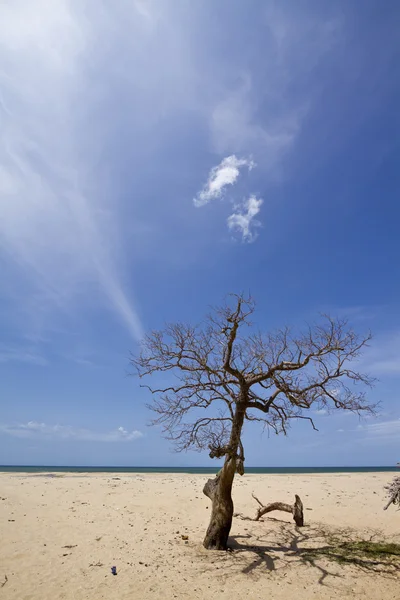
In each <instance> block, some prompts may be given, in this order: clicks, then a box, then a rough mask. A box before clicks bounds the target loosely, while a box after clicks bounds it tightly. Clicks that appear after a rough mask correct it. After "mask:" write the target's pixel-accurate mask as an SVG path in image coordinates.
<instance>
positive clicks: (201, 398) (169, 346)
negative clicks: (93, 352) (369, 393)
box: [131, 295, 374, 550]
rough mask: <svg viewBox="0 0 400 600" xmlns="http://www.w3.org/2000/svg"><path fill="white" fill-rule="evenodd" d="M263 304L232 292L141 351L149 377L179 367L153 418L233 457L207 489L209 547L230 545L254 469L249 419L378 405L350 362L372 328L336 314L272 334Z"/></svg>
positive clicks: (140, 369) (138, 361) (157, 392)
mask: <svg viewBox="0 0 400 600" xmlns="http://www.w3.org/2000/svg"><path fill="white" fill-rule="evenodd" d="M253 312H254V302H253V301H252V299H251V298H244V297H243V296H236V295H232V296H230V297H229V299H228V302H227V303H226V304H225V305H224V306H223V307H221V308H218V309H214V310H213V311H212V313H211V314H210V315H208V316H207V317H206V319H205V321H204V322H203V323H202V324H200V325H198V326H190V325H184V324H182V323H177V324H173V325H168V326H167V327H166V328H165V330H163V331H154V332H152V333H150V334H149V335H147V336H146V337H145V339H144V340H143V343H142V347H141V353H140V355H139V356H138V357H135V356H133V357H132V359H131V363H132V365H133V366H134V367H136V370H137V373H138V375H139V376H140V377H145V376H151V375H154V374H162V373H164V374H166V375H168V374H171V376H172V375H173V376H174V377H175V379H176V383H175V384H171V385H169V386H167V387H155V388H153V387H150V386H147V385H146V386H145V387H147V388H148V389H149V390H150V392H151V393H152V394H153V401H152V403H151V405H150V408H151V409H152V410H153V411H154V412H155V413H156V417H155V419H154V421H153V423H154V424H155V423H157V424H161V425H162V426H163V432H164V434H165V435H166V437H167V438H168V439H170V440H172V441H173V442H174V443H175V445H176V449H177V450H178V451H182V450H187V449H189V448H194V449H198V450H203V449H206V448H208V449H209V451H210V454H209V455H210V457H211V458H222V457H224V464H223V467H222V468H221V470H220V471H219V473H218V474H217V476H216V477H215V478H214V479H210V480H209V481H208V482H207V483H206V485H205V486H204V490H203V491H204V493H205V494H206V495H207V496H208V497H209V498H210V499H211V500H212V513H211V519H210V524H209V526H208V529H207V533H206V536H205V539H204V546H205V547H206V548H209V549H217V550H225V549H226V548H227V542H228V536H229V532H230V529H231V524H232V515H233V502H232V484H233V479H234V476H235V473H236V472H238V473H240V474H241V475H242V474H243V473H244V461H245V455H244V448H243V445H242V441H241V436H242V430H243V425H244V423H245V421H248V422H252V421H254V422H260V423H261V424H262V425H263V426H264V427H266V428H268V429H269V430H273V431H275V432H276V433H281V432H283V433H285V434H286V432H287V429H288V426H289V424H290V422H291V420H292V419H307V420H308V421H309V422H310V424H311V426H312V427H314V429H316V428H315V425H314V423H313V420H312V417H311V416H309V414H310V413H309V414H308V415H307V414H303V413H304V412H305V411H309V409H311V408H312V407H313V408H317V407H318V408H322V407H327V408H328V409H330V408H333V409H343V410H349V411H352V412H354V413H362V412H364V411H369V412H372V411H373V409H374V406H373V405H371V404H368V402H367V401H366V398H365V393H364V391H363V390H361V391H358V389H357V387H356V384H364V385H367V386H371V385H372V384H373V380H372V379H371V378H370V377H368V376H367V375H364V374H362V373H359V372H357V371H355V370H353V369H352V368H351V367H350V363H351V362H352V361H354V360H355V359H357V357H358V356H359V355H360V352H361V350H362V349H363V347H364V346H365V345H366V344H367V342H368V340H369V339H370V335H367V336H366V337H359V336H358V335H357V334H356V333H355V332H354V331H353V330H352V329H351V328H349V327H348V325H347V322H346V320H343V319H339V320H337V319H332V318H330V317H328V316H324V317H323V320H322V323H321V324H318V325H315V326H312V327H308V328H307V330H306V331H304V332H303V333H299V334H297V335H295V334H293V333H292V332H291V331H290V330H289V329H288V328H284V329H280V330H278V331H276V332H275V333H269V334H262V333H259V332H256V331H255V330H254V329H253V327H251V323H250V321H249V317H250V315H251V314H252V313H253ZM164 377H165V376H164Z"/></svg>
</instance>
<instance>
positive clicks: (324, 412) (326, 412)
mask: <svg viewBox="0 0 400 600" xmlns="http://www.w3.org/2000/svg"><path fill="white" fill-rule="evenodd" d="M314 412H315V414H316V415H326V414H328V411H327V410H326V408H320V409H319V410H315V411H314Z"/></svg>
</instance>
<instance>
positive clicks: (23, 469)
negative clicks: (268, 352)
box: [0, 465, 400, 475]
mask: <svg viewBox="0 0 400 600" xmlns="http://www.w3.org/2000/svg"><path fill="white" fill-rule="evenodd" d="M219 469H220V467H83V466H82V467H67V466H65V467H55V466H49V465H42V466H28V465H26V466H24V465H22V466H21V465H18V466H9V465H4V466H2V465H0V473H192V474H200V475H214V474H215V473H217V472H218V471H219ZM390 471H399V472H400V469H399V468H398V467H396V466H391V467H247V468H246V473H248V474H251V473H253V474H264V473H270V474H272V475H285V474H289V473H290V474H299V475H302V474H307V473H308V474H311V473H321V474H323V473H382V472H390Z"/></svg>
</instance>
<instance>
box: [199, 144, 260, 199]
mask: <svg viewBox="0 0 400 600" xmlns="http://www.w3.org/2000/svg"><path fill="white" fill-rule="evenodd" d="M242 167H247V168H248V169H249V170H251V169H253V168H254V167H255V163H254V162H253V161H252V160H251V159H250V158H237V157H236V156H235V155H234V154H232V155H231V156H227V157H226V158H224V159H223V160H222V162H221V163H220V164H219V165H218V166H216V167H213V168H212V169H211V171H210V174H209V176H208V179H207V182H206V184H205V185H204V187H203V189H202V190H201V191H200V192H199V193H198V194H197V196H196V197H195V198H194V199H193V204H194V205H195V206H197V207H200V206H204V205H205V204H208V203H209V202H210V200H214V199H215V198H221V196H222V195H223V194H224V192H225V188H226V187H227V186H232V185H234V184H235V183H236V181H237V179H238V177H239V174H240V169H241V168H242Z"/></svg>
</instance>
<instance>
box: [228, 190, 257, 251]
mask: <svg viewBox="0 0 400 600" xmlns="http://www.w3.org/2000/svg"><path fill="white" fill-rule="evenodd" d="M262 203H263V200H262V199H261V198H256V196H254V195H251V196H250V198H248V199H247V200H245V201H244V202H243V204H242V205H241V206H237V207H236V211H237V212H234V213H233V214H231V215H230V216H229V217H228V220H227V223H228V228H229V229H230V230H232V231H239V232H240V233H241V234H242V240H243V241H244V242H248V243H251V242H254V240H255V239H256V237H257V234H256V233H255V232H253V231H252V228H254V227H261V223H260V222H259V221H257V220H255V219H254V217H255V216H256V215H258V213H259V212H260V209H261V205H262Z"/></svg>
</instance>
